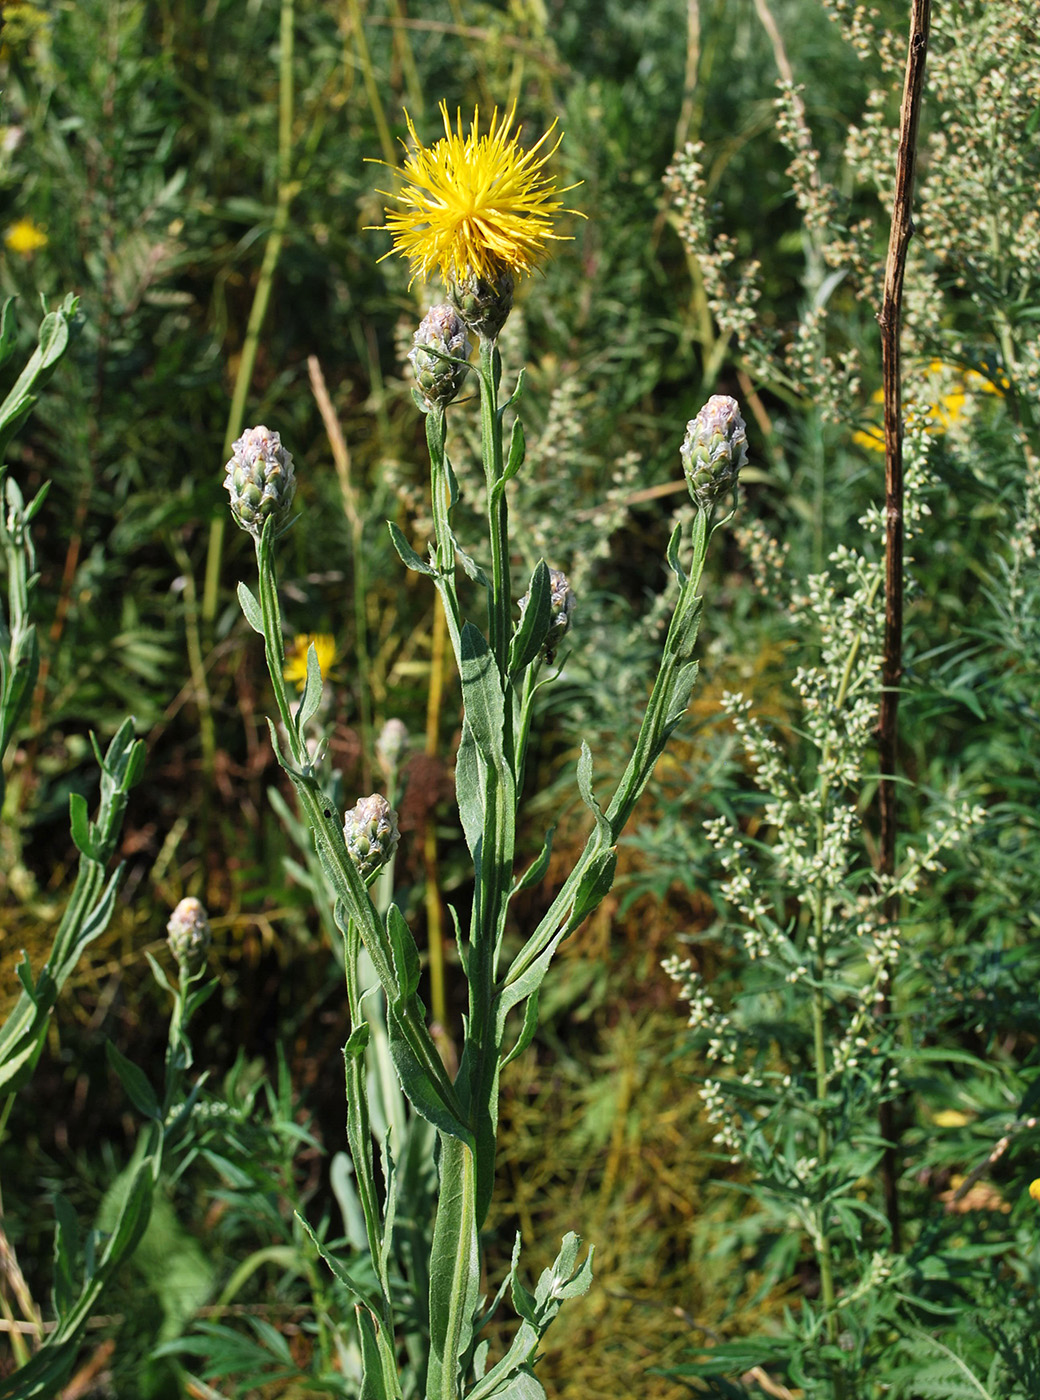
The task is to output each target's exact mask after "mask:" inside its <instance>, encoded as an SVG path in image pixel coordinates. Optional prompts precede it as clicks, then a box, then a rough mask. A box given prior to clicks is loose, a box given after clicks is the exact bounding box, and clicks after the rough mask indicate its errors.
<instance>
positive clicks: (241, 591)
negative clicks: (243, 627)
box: [238, 583, 264, 637]
mask: <svg viewBox="0 0 1040 1400" xmlns="http://www.w3.org/2000/svg"><path fill="white" fill-rule="evenodd" d="M238 604H239V607H240V608H241V609H242V613H243V616H244V617H245V620H246V621H247V622H248V623H249V625H250V627H251V628H252V629H253V631H254V632H259V633H260V635H261V637H262V636H263V635H264V615H263V613H262V612H261V611H260V604H259V603H258V602H257V600H256V595H255V594H254V593H253V591H252V590H251V589H249V588H247V587H246V585H245V584H244V583H239V585H238Z"/></svg>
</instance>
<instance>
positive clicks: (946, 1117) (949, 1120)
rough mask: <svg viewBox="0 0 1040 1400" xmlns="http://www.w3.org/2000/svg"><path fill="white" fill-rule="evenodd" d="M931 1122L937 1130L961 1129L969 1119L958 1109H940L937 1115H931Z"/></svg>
mask: <svg viewBox="0 0 1040 1400" xmlns="http://www.w3.org/2000/svg"><path fill="white" fill-rule="evenodd" d="M932 1122H933V1123H934V1124H935V1126H936V1127H937V1128H963V1127H964V1126H965V1124H967V1123H970V1122H971V1119H970V1118H969V1117H968V1115H967V1114H966V1113H961V1112H960V1110H959V1109H956V1108H941V1109H940V1110H939V1112H938V1113H933V1114H932Z"/></svg>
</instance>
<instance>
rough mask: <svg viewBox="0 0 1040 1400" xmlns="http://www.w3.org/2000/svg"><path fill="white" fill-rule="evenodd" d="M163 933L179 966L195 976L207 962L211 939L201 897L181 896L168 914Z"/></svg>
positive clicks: (189, 974) (191, 975)
mask: <svg viewBox="0 0 1040 1400" xmlns="http://www.w3.org/2000/svg"><path fill="white" fill-rule="evenodd" d="M166 937H167V941H168V942H169V945H170V949H171V951H172V953H173V956H174V957H175V958H176V960H177V965H178V967H180V968H182V969H183V970H184V972H186V973H187V975H188V976H189V977H195V976H196V975H197V974H198V973H200V972H201V971H202V969H203V968H204V967H205V965H206V954H207V952H208V951H209V945H210V941H211V934H210V927H209V916H208V915H207V913H206V909H205V906H204V905H203V903H202V901H201V900H199V899H195V898H193V897H191V896H189V897H188V898H187V899H182V900H181V902H180V903H179V904H178V905H177V907H176V909H175V910H174V911H173V913H172V914H171V915H170V919H169V922H168V923H167V925H166Z"/></svg>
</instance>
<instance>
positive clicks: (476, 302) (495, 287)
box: [448, 267, 515, 340]
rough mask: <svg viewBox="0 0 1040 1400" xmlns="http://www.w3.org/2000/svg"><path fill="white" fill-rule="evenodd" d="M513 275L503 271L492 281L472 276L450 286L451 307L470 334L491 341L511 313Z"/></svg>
mask: <svg viewBox="0 0 1040 1400" xmlns="http://www.w3.org/2000/svg"><path fill="white" fill-rule="evenodd" d="M514 286H515V282H514V280H513V274H512V273H511V272H510V271H509V269H508V268H506V267H503V268H502V269H501V270H500V271H499V272H498V274H497V276H496V277H495V278H494V280H493V281H490V280H486V279H485V278H483V277H478V276H477V274H476V273H475V272H471V273H470V274H469V276H468V277H466V278H464V279H463V281H461V282H454V281H453V282H452V284H451V287H450V289H449V291H448V296H449V298H450V300H451V304H452V305H453V306H454V307H455V310H456V311H457V312H458V313H459V315H460V316H461V317H462V319H463V320H464V321H465V323H466V325H467V326H469V328H470V330H472V331H476V332H477V334H478V335H482V336H486V337H487V339H488V340H494V339H496V337H497V336H498V333H499V331H500V330H501V329H502V327H503V326H504V325H505V323H506V319H507V317H508V316H509V313H510V311H512V309H513V287H514Z"/></svg>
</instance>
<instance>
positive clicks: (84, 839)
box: [69, 792, 96, 860]
mask: <svg viewBox="0 0 1040 1400" xmlns="http://www.w3.org/2000/svg"><path fill="white" fill-rule="evenodd" d="M91 826H92V823H91V821H90V817H89V815H88V808H87V799H86V798H85V797H84V796H83V794H82V793H81V792H70V793H69V827H70V829H71V832H72V840H73V842H74V843H75V846H76V849H77V850H78V851H82V853H83V854H84V855H85V856H86V857H87V858H88V859H89V860H94V859H96V856H95V844H94V833H93V831H92V830H91Z"/></svg>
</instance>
